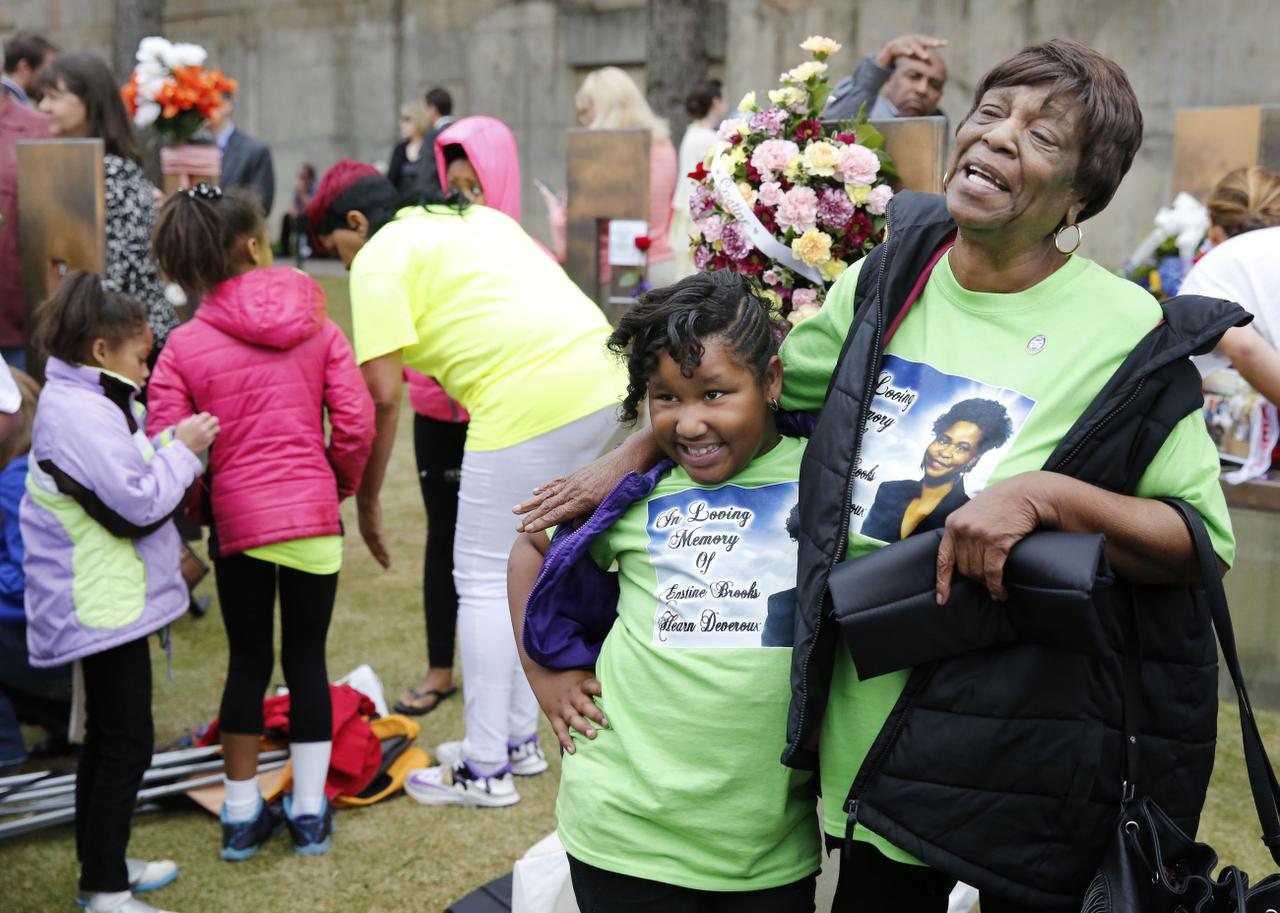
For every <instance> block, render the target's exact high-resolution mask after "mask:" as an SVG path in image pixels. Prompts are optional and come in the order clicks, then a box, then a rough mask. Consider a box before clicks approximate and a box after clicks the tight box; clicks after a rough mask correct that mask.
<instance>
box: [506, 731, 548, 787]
mask: <svg viewBox="0 0 1280 913" xmlns="http://www.w3.org/2000/svg"><path fill="white" fill-rule="evenodd" d="M507 761H508V762H509V763H510V764H511V772H512V773H513V774H515V775H516V776H517V777H535V776H537V775H538V774H540V773H542V772H543V771H545V770H546V769H547V766H548V765H547V756H546V755H545V754H543V753H542V746H540V745H539V744H538V736H537V735H536V734H535V735H531V736H529V738H527V739H525V740H524V741H523V742H521V743H520V744H518V745H512V744H511V743H510V742H508V743H507Z"/></svg>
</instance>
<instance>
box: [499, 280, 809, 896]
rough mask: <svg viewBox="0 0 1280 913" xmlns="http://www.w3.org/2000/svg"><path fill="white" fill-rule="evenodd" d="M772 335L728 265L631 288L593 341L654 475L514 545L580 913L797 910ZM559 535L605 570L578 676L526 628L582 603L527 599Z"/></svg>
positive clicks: (804, 827)
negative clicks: (587, 656)
mask: <svg viewBox="0 0 1280 913" xmlns="http://www.w3.org/2000/svg"><path fill="white" fill-rule="evenodd" d="M779 336H780V333H779V330H778V326H777V324H776V322H775V320H774V319H773V317H772V315H771V314H770V312H769V309H768V305H767V304H766V303H765V302H764V301H762V300H761V299H759V298H757V297H756V296H755V295H754V294H752V293H751V291H750V289H749V287H748V286H747V285H746V283H745V282H744V281H743V280H742V279H741V277H738V276H736V275H734V274H732V273H728V272H719V273H710V274H700V275H696V276H692V277H689V278H688V279H685V280H682V281H681V282H679V283H677V284H676V285H673V286H670V287H668V288H665V289H659V290H657V291H654V292H650V293H648V294H647V295H645V296H644V297H643V298H642V299H641V300H640V302H639V303H637V304H636V305H635V306H634V307H633V308H632V309H631V311H630V312H628V314H627V315H626V316H625V317H624V318H623V319H622V322H621V324H620V325H619V327H618V329H617V330H616V331H615V332H614V333H613V335H612V336H611V338H610V340H609V346H610V348H611V349H612V350H613V351H615V352H616V353H618V354H619V355H623V356H625V358H626V363H627V368H628V374H629V380H628V390H627V398H626V401H625V402H624V404H623V414H624V417H625V418H627V419H629V420H632V421H634V420H635V419H636V418H637V417H638V413H639V408H640V405H641V403H642V401H644V400H645V399H646V397H647V399H648V409H649V418H650V422H651V425H652V427H653V430H654V434H655V436H656V439H657V441H658V443H659V445H660V447H661V449H662V451H663V453H664V454H665V455H666V457H667V458H668V460H669V461H670V462H666V463H664V464H662V465H661V466H660V467H659V468H658V469H657V470H656V471H655V472H652V473H650V474H649V475H648V476H646V477H643V479H637V478H635V477H632V478H630V479H629V480H627V481H624V483H623V485H622V486H619V489H618V490H617V491H615V493H614V495H611V496H610V498H609V499H606V502H605V504H604V505H603V506H602V511H601V512H598V513H597V515H596V516H595V517H594V518H593V520H591V521H588V522H587V523H586V524H585V525H584V526H582V527H580V528H578V529H576V530H569V529H564V530H561V531H560V532H559V533H558V535H557V537H556V542H555V544H554V546H552V544H551V543H550V542H549V540H548V539H547V537H546V536H545V535H544V534H541V533H539V534H532V535H529V534H526V535H522V537H521V538H520V539H519V540H518V541H517V543H516V546H515V548H514V549H513V551H512V555H511V571H510V578H509V588H510V598H511V607H512V617H513V622H514V624H515V629H516V632H517V642H519V643H521V654H522V659H523V661H524V665H525V670H526V672H527V674H528V677H529V681H530V684H531V685H532V686H533V689H534V691H535V693H536V694H537V696H538V700H539V703H540V704H541V706H542V709H543V710H544V712H545V713H546V714H547V716H548V717H549V718H550V720H551V723H552V726H553V728H554V729H555V731H556V735H557V736H558V738H559V740H560V743H561V745H562V746H563V749H564V752H565V757H564V762H563V766H562V771H561V783H560V796H559V801H558V805H557V815H558V817H559V822H560V837H561V840H562V842H563V843H564V845H565V847H566V849H567V850H568V853H569V858H570V869H571V872H572V876H573V884H574V891H575V893H576V895H577V900H578V905H579V907H580V908H581V909H582V910H583V911H584V913H597V911H605V910H608V911H620V910H625V911H649V910H654V911H656V910H662V911H663V913H669V911H672V910H679V911H686V910H687V911H706V913H711V911H721V910H723V911H730V910H732V911H735V913H743V911H746V913H751V911H756V910H759V911H765V910H768V911H771V913H772V911H783V913H789V911H805V913H808V911H812V910H813V894H814V876H815V874H816V872H817V869H818V867H819V861H820V860H819V834H818V827H817V818H816V807H815V798H814V794H813V789H812V786H811V783H810V779H809V775H808V774H807V773H802V772H798V771H793V770H788V769H787V768H784V767H783V766H782V765H781V764H780V763H779V760H778V758H779V755H780V753H781V750H782V747H783V743H784V737H785V729H786V713H787V704H788V700H789V693H790V689H789V670H790V662H791V643H792V637H793V635H792V624H791V619H792V618H793V617H794V606H795V601H794V585H795V560H796V543H795V541H794V537H793V533H792V532H791V531H790V530H792V529H794V526H795V514H796V505H797V495H798V481H797V480H798V472H799V466H800V457H801V454H802V453H803V450H804V441H803V440H802V439H799V438H783V437H781V436H780V435H779V432H778V428H777V425H776V422H775V412H776V410H777V400H778V396H779V394H780V392H781V387H782V363H781V361H780V360H779V359H778V357H777V348H778V339H779ZM637 485H638V487H636V486H637ZM637 496H638V497H637ZM628 501H630V503H627V502H628ZM611 513H612V517H610V514H611ZM605 523H607V524H608V525H607V528H599V527H601V526H603V525H604V524H605ZM574 537H579V538H578V540H577V542H578V548H579V554H580V557H581V559H582V560H584V561H589V562H592V563H593V564H594V565H595V567H596V568H598V569H600V570H601V571H604V570H607V569H609V568H611V567H613V566H615V565H616V568H617V574H618V596H617V600H616V609H617V616H616V618H614V619H612V624H611V627H609V628H608V633H607V636H605V637H604V639H603V645H602V646H601V648H600V651H599V656H598V659H596V661H595V664H594V667H593V668H567V666H568V665H574V664H577V665H580V663H575V662H574V661H572V660H570V661H568V662H566V663H561V662H560V659H559V658H557V657H556V656H552V655H551V654H550V653H548V652H547V651H545V650H544V649H543V647H544V646H545V645H546V644H547V640H546V639H545V638H542V637H541V634H540V633H538V632H542V631H545V630H547V626H548V625H550V626H551V627H552V628H554V627H555V626H556V625H557V624H559V623H560V621H561V620H562V619H565V618H569V617H574V616H577V615H579V614H581V612H582V611H583V610H584V609H588V610H589V608H590V607H589V606H587V605H586V603H589V602H592V600H591V599H589V598H588V597H587V596H586V595H585V594H582V593H581V591H578V594H577V595H578V599H577V601H576V604H574V602H575V600H574V594H570V592H569V590H567V589H565V590H563V591H562V592H559V593H552V592H542V593H541V594H539V593H536V592H534V591H535V584H536V583H537V584H538V586H539V587H542V586H544V585H545V583H538V581H539V577H540V576H541V577H542V578H543V580H544V581H545V580H546V579H547V578H548V576H550V574H549V572H550V571H552V570H553V566H554V565H555V564H557V562H559V563H563V558H564V556H565V555H566V554H567V552H569V551H572V548H573V545H572V543H571V542H570V541H566V542H565V543H563V544H562V542H561V541H560V540H561V538H565V539H566V540H573V539H574ZM566 546H567V547H568V549H566ZM549 550H550V551H551V557H550V559H549V560H547V561H546V562H545V566H544V556H546V555H547V554H548V551H549ZM531 593H534V599H533V600H532V601H530V600H529V597H530V594H531ZM557 597H558V598H560V599H561V600H562V602H561V603H560V606H559V608H560V609H563V610H564V613H563V614H561V613H560V612H558V611H557V609H556V608H555V600H556V598H557ZM526 603H528V604H529V606H530V610H529V618H528V622H529V624H528V627H529V631H528V632H526V631H525V621H526V618H525V607H526ZM548 616H551V617H548ZM604 624H605V625H608V624H609V620H608V618H607V617H606V619H605V621H604ZM535 629H537V631H535ZM526 648H529V652H528V653H527V652H526ZM530 654H532V657H531V655H530ZM538 660H541V661H543V662H545V663H548V664H549V665H551V666H553V667H554V668H548V667H547V666H546V665H540V664H539V662H538Z"/></svg>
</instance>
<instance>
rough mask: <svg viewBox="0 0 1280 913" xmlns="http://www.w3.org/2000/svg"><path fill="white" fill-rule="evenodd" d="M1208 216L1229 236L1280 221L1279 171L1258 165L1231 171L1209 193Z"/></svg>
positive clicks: (1267, 226)
mask: <svg viewBox="0 0 1280 913" xmlns="http://www.w3.org/2000/svg"><path fill="white" fill-rule="evenodd" d="M1209 219H1210V220H1211V221H1212V222H1213V224H1214V225H1217V226H1218V227H1219V228H1221V229H1222V231H1223V233H1224V234H1225V235H1226V236H1227V237H1228V238H1234V237H1235V236H1236V235H1239V234H1243V233H1244V232H1246V231H1253V230H1254V229H1256V228H1272V227H1274V226H1276V225H1280V174H1277V173H1276V172H1274V171H1268V170H1267V169H1266V168H1262V167H1259V166H1258V165H1253V166H1251V167H1249V168H1237V169H1236V170H1235V171H1232V172H1230V173H1228V174H1227V176H1226V177H1224V178H1223V179H1222V180H1220V181H1219V182H1218V186H1217V187H1214V188H1213V193H1211V194H1209Z"/></svg>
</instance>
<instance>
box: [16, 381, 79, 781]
mask: <svg viewBox="0 0 1280 913" xmlns="http://www.w3.org/2000/svg"><path fill="white" fill-rule="evenodd" d="M3 374H9V375H11V377H12V381H13V383H14V386H15V390H16V391H17V392H18V395H19V396H20V397H21V399H20V405H19V406H18V409H17V412H16V413H15V415H14V419H15V421H13V422H12V426H13V427H12V429H11V430H10V431H9V432H8V433H7V436H6V437H4V438H3V439H0V467H3V468H0V768H3V767H4V766H5V762H6V761H11V762H13V763H19V764H20V763H22V762H23V761H25V760H26V750H25V746H24V745H23V742H22V730H21V729H20V728H19V726H18V723H19V721H21V722H23V723H35V724H38V725H40V726H43V727H44V728H45V729H46V730H48V732H49V741H47V742H45V743H44V745H43V746H42V748H41V753H44V754H50V753H54V752H57V753H60V754H65V753H66V752H67V722H68V720H70V719H71V667H70V666H59V667H56V668H53V669H37V668H35V667H34V666H32V665H31V663H30V661H29V660H28V658H27V613H26V609H25V607H24V603H25V599H26V592H27V578H26V576H25V575H24V574H23V573H22V555H23V548H22V530H21V529H20V528H19V524H18V514H19V506H20V505H21V504H22V495H23V493H24V492H25V491H26V488H27V452H28V451H30V450H31V429H32V425H34V424H35V418H36V400H38V399H39V398H40V385H39V384H37V383H36V382H35V381H34V380H33V379H32V378H31V376H30V375H28V374H24V373H23V372H22V371H19V370H18V369H17V368H14V369H12V370H11V369H9V368H7V367H2V366H0V380H3V376H2V375H3Z"/></svg>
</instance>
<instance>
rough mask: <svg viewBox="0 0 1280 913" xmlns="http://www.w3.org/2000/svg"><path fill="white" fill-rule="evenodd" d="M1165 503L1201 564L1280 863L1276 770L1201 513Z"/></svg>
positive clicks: (1253, 781)
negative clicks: (1255, 710) (1255, 711)
mask: <svg viewBox="0 0 1280 913" xmlns="http://www.w3.org/2000/svg"><path fill="white" fill-rule="evenodd" d="M1164 500H1165V503H1167V504H1169V505H1170V506H1171V507H1173V508H1174V509H1175V510H1177V511H1178V513H1179V514H1180V515H1181V516H1182V520H1183V522H1184V523H1186V524H1187V529H1188V530H1190V532H1191V539H1192V541H1193V542H1194V544H1195V549H1196V556H1197V557H1198V558H1199V561H1200V585H1201V588H1202V589H1203V590H1204V594H1205V596H1206V598H1207V599H1208V600H1209V608H1210V609H1211V610H1212V612H1213V627H1214V629H1215V630H1216V631H1217V632H1218V644H1219V645H1220V646H1221V647H1222V658H1223V661H1224V662H1225V663H1226V665H1227V671H1228V672H1230V673H1231V683H1232V684H1233V685H1235V689H1236V700H1237V701H1238V702H1239V704H1240V734H1241V736H1242V740H1243V742H1244V762H1245V767H1246V768H1247V769H1248V771H1249V788H1250V790H1251V791H1252V792H1253V804H1254V806H1255V807H1256V808H1257V811H1258V822H1259V823H1260V824H1261V825H1262V842H1263V843H1264V844H1266V846H1267V849H1269V850H1270V851H1271V858H1272V859H1274V860H1275V861H1276V862H1277V863H1280V782H1277V781H1276V774H1275V770H1274V769H1273V768H1272V766H1271V759H1270V758H1269V757H1268V756H1267V749H1266V746H1265V745H1264V744H1263V741H1262V735H1261V734H1260V733H1259V732H1258V723H1257V720H1255V719H1254V716H1253V706H1252V704H1251V703H1250V702H1249V692H1248V690H1247V689H1246V688H1245V683H1244V672H1243V671H1242V670H1241V668H1240V657H1239V654H1238V653H1237V652H1236V638H1235V633H1234V631H1233V630H1232V627H1231V613H1230V611H1229V610H1228V609H1227V594H1226V591H1225V590H1223V588H1222V571H1221V570H1220V569H1219V567H1218V557H1217V554H1216V553H1215V552H1214V550H1213V545H1212V543H1211V542H1210V541H1209V533H1208V531H1207V530H1205V527H1204V521H1203V520H1202V519H1201V518H1200V513H1199V512H1198V511H1197V510H1196V509H1195V508H1193V507H1192V506H1191V505H1189V504H1187V503H1186V502H1185V501H1179V500H1175V499H1172V498H1169V499H1164Z"/></svg>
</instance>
